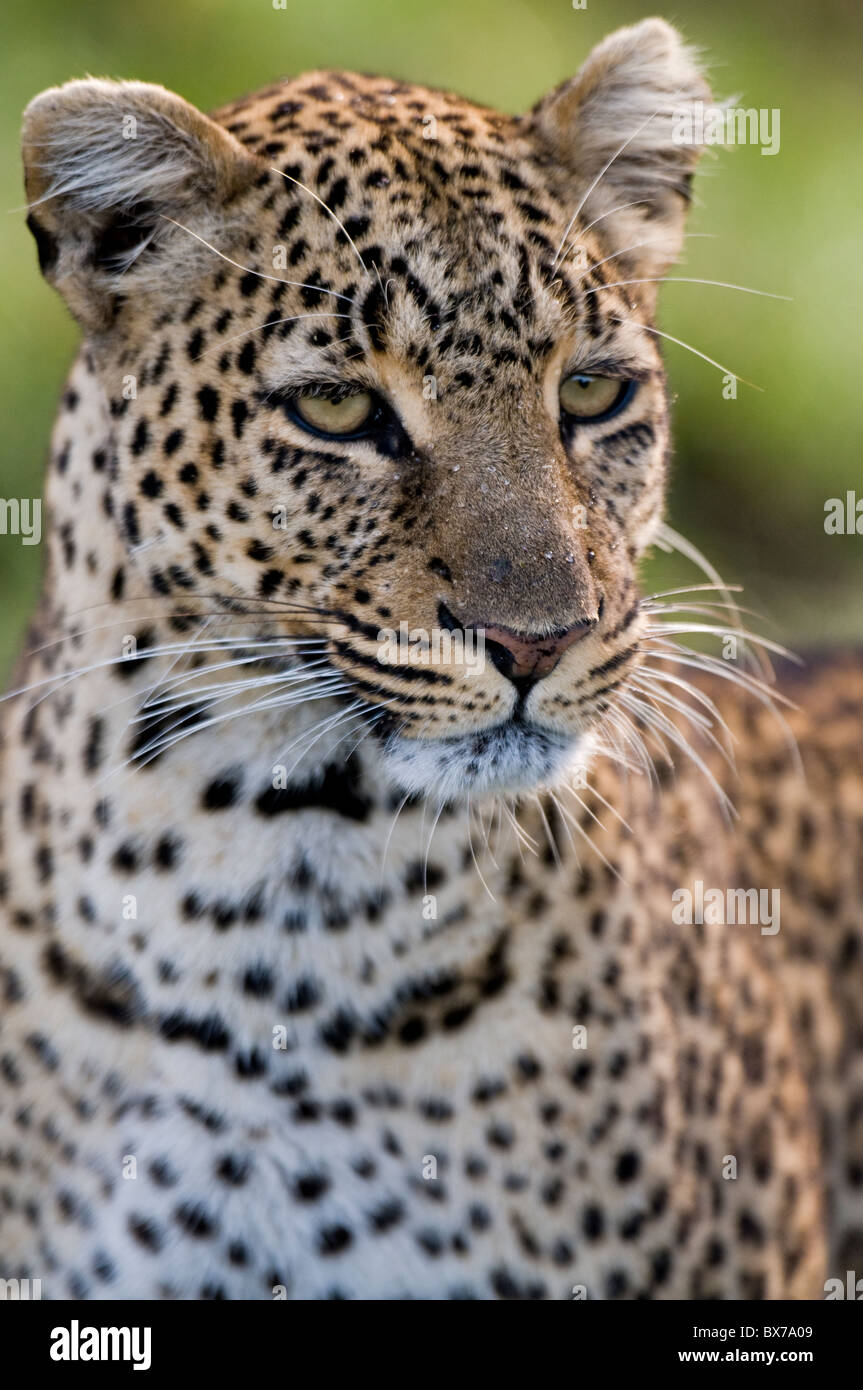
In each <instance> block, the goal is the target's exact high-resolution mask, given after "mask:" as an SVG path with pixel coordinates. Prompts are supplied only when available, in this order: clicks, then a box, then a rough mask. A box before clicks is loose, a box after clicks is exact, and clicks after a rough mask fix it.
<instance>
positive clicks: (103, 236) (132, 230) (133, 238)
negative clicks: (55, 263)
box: [55, 202, 159, 273]
mask: <svg viewBox="0 0 863 1390" xmlns="http://www.w3.org/2000/svg"><path fill="white" fill-rule="evenodd" d="M158 225H159V214H158V213H157V211H156V209H155V208H154V207H153V205H152V203H148V202H140V203H135V204H133V206H132V207H130V208H127V209H124V210H123V211H121V212H118V214H117V216H116V217H115V218H114V219H113V220H112V221H111V222H109V223H107V225H106V226H104V227H103V228H102V229H101V230H100V232H99V233H98V235H97V236H96V238H95V241H94V243H93V265H94V266H95V267H96V268H97V269H99V270H108V271H111V272H114V273H116V272H118V271H122V270H124V269H126V267H127V266H128V265H129V264H130V263H131V262H132V261H137V260H138V259H139V256H141V255H143V254H144V253H145V251H146V248H147V244H148V243H149V242H150V241H151V240H152V238H153V235H154V233H155V232H156V231H157V229H158ZM55 254H56V251H55Z"/></svg>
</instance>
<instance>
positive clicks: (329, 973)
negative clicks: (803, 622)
mask: <svg viewBox="0 0 863 1390" xmlns="http://www.w3.org/2000/svg"><path fill="white" fill-rule="evenodd" d="M706 92H707V89H706V87H705V84H704V80H703V78H702V76H701V74H700V71H699V69H698V66H697V63H696V61H695V59H694V58H693V56H692V55H691V53H690V52H689V51H688V50H687V49H686V48H685V47H684V46H683V45H682V44H681V42H680V40H679V38H678V36H677V35H676V33H675V32H674V31H673V30H672V29H670V28H669V27H668V26H667V25H665V24H664V23H662V22H661V21H646V22H645V23H644V24H641V25H638V26H636V27H635V28H634V29H631V30H624V31H621V32H619V33H617V34H615V35H612V36H611V38H610V39H608V40H606V41H605V43H604V44H602V45H601V46H600V48H599V49H598V50H597V51H596V52H595V53H594V54H593V55H591V57H590V59H589V60H588V62H587V64H586V65H585V67H584V68H583V69H582V71H581V72H580V73H579V74H578V76H577V77H576V78H574V79H573V80H572V81H571V82H570V83H567V84H565V85H564V87H562V88H560V89H558V91H556V92H555V93H552V94H551V95H550V96H549V97H546V98H545V99H544V100H543V101H542V102H540V103H539V105H538V106H537V107H536V108H535V109H534V111H533V112H531V113H530V114H529V115H528V116H526V117H518V118H517V117H510V116H505V115H502V114H499V113H496V112H493V111H489V110H486V109H484V108H480V107H478V106H476V105H474V104H472V103H470V102H468V101H465V100H463V99H461V98H459V97H455V96H452V95H447V94H442V93H439V92H434V91H429V90H427V89H425V88H422V87H418V86H413V85H409V84H406V83H401V82H394V81H391V80H389V79H382V78H374V77H359V76H356V75H352V74H345V73H316V74H312V75H307V76H304V77H300V78H296V79H292V80H290V81H286V82H282V83H278V84H276V85H274V86H272V87H269V88H267V89H265V90H264V91H262V92H259V93H256V94H255V95H254V96H252V97H248V98H245V99H244V100H241V101H238V102H236V103H234V104H233V105H232V106H230V107H228V108H226V109H225V110H223V111H221V112H218V113H217V114H216V115H215V117H214V118H213V119H209V118H207V117H204V116H202V115H201V114H200V113H198V112H197V111H194V109H193V108H191V107H189V106H188V105H187V104H186V103H185V102H182V101H181V99H180V98H177V97H173V96H171V95H170V94H168V93H166V92H164V91H162V89H160V88H154V87H148V86H145V85H144V84H135V83H128V84H114V83H107V82H99V81H87V82H81V83H71V84H68V85H67V86H66V87H63V88H59V89H54V90H52V91H51V92H48V93H46V94H44V95H43V96H42V97H41V98H38V99H37V101H36V102H34V103H33V105H32V106H31V107H30V108H29V110H28V113H27V117H26V120H25V134H24V150H25V166H26V173H27V191H28V198H29V200H30V204H31V218H30V223H31V230H32V231H33V233H34V236H35V237H36V240H37V243H38V246H39V252H40V260H41V263H42V266H43V270H44V273H45V274H46V276H47V278H48V279H49V280H50V281H51V282H52V283H54V284H55V285H56V286H57V288H58V289H59V290H60V291H61V293H63V295H64V296H65V298H66V300H67V302H68V304H69V305H70V307H71V309H72V311H73V312H74V313H75V315H76V316H77V318H78V319H79V321H80V322H81V324H82V327H83V330H84V341H83V344H82V348H81V352H80V354H79V356H78V359H77V361H76V363H75V365H74V367H73V369H72V372H71V375H70V377H69V380H68V383H67V386H66V390H65V393H64V397H63V403H62V408H61V411H60V414H59V417H58V420H57V424H56V428H55V432H54V438H53V444H52V455H51V467H50V472H49V479H48V487H47V505H48V509H49V515H50V532H49V546H48V559H47V565H46V573H45V578H44V587H43V593H42V598H41V601H40V605H39V610H38V613H37V615H36V618H35V621H34V624H33V626H32V629H31V631H30V634H29V637H28V640H27V643H26V653H27V654H26V655H25V656H24V657H23V658H22V660H21V662H20V663H19V667H18V670H17V671H16V673H15V677H14V680H13V690H14V691H18V692H20V693H18V694H13V696H12V697H11V698H10V699H8V700H7V702H6V703H5V704H4V706H3V707H2V708H3V713H2V726H0V727H2V745H1V746H0V748H2V751H0V786H2V802H0V834H2V840H0V989H2V998H3V1006H2V1023H0V1276H3V1277H5V1278H40V1279H41V1280H42V1288H43V1297H50V1298H57V1299H63V1298H73V1299H87V1298H94V1299H128V1298H144V1299H162V1298H180V1299H219V1298H232V1299H271V1298H273V1297H277V1298H278V1297H288V1298H291V1299H343V1298H358V1299H403V1298H404V1299H407V1298H419V1299H431V1300H437V1299H539V1300H543V1299H568V1298H572V1297H588V1298H591V1299H635V1298H648V1299H705V1298H714V1299H716V1298H719V1299H743V1298H753V1299H783V1298H791V1299H815V1298H819V1297H822V1296H823V1289H824V1281H825V1279H826V1278H827V1277H828V1275H830V1274H836V1273H838V1274H839V1275H840V1276H841V1275H842V1273H843V1272H844V1270H845V1268H846V1265H847V1264H848V1262H849V1261H851V1260H853V1259H855V1258H856V1259H860V1258H863V1004H861V999H863V988H861V986H863V978H861V972H863V952H861V913H860V904H861V900H863V884H861V878H860V874H861V864H863V854H861V831H863V756H861V745H860V738H859V729H860V717H861V712H863V669H861V666H860V664H859V663H858V662H856V661H855V660H853V659H851V658H847V659H846V658H836V659H833V660H825V661H824V662H823V663H821V664H816V665H814V666H812V667H810V668H807V669H806V670H805V671H804V673H803V674H794V675H791V674H786V671H785V668H784V667H783V668H782V670H781V672H780V683H779V689H780V692H784V693H788V694H789V695H790V696H791V697H793V701H794V707H793V708H791V709H790V710H788V711H786V712H785V714H784V716H783V717H779V716H778V714H777V710H776V707H775V705H774V704H773V703H772V702H771V701H770V700H768V699H766V698H765V697H764V694H763V691H762V688H761V686H760V685H759V684H757V683H756V681H755V678H754V677H752V676H751V675H748V674H747V673H746V668H744V667H740V666H735V667H734V669H733V678H732V679H726V680H723V679H721V672H719V671H718V670H716V671H714V672H713V673H707V674H705V672H704V671H703V670H698V671H696V672H695V673H694V675H693V672H692V670H691V669H687V668H686V667H685V665H681V666H673V665H670V664H667V663H666V665H665V667H664V668H663V669H664V670H665V671H666V672H667V673H668V675H669V677H670V679H671V680H683V681H686V680H687V679H688V678H690V677H691V678H692V680H691V684H690V686H689V690H690V691H694V692H695V693H696V699H699V698H700V700H701V701H702V703H701V704H700V705H699V704H698V703H696V704H695V705H691V706H690V707H691V708H695V709H696V710H698V709H701V710H702V711H703V710H704V709H705V708H709V709H710V711H711V716H710V717H711V719H712V721H713V732H714V733H715V734H718V735H720V737H719V738H718V739H716V738H714V739H712V738H711V730H710V729H708V728H705V727H703V726H702V725H699V724H697V723H696V724H693V723H692V720H691V719H690V720H687V718H686V716H685V715H684V714H683V713H682V712H681V710H680V709H679V708H675V707H674V706H670V705H668V704H667V703H666V704H661V703H660V704H656V703H655V702H653V703H650V709H653V710H654V711H658V712H659V714H660V715H664V717H665V718H666V721H667V724H666V725H663V726H661V727H658V726H657V724H656V722H655V720H653V721H651V718H650V717H649V714H645V715H644V717H643V718H641V719H640V720H639V719H636V723H635V724H634V725H633V724H632V723H630V724H626V719H627V717H628V716H632V715H633V707H632V705H631V704H630V705H627V703H626V700H627V698H630V699H631V698H634V697H636V695H637V692H638V691H639V690H640V689H641V690H642V691H643V689H644V687H643V686H639V680H640V679H641V680H644V679H646V676H644V675H642V676H641V677H640V676H639V673H640V672H642V673H643V672H645V671H646V668H647V667H648V666H649V665H650V660H651V658H652V657H656V653H657V646H656V643H657V642H662V640H663V638H662V636H661V632H660V634H659V636H657V632H659V629H658V626H657V623H658V610H657V609H656V608H655V607H654V606H652V605H651V603H650V602H648V601H646V600H645V599H644V598H643V597H642V595H641V592H640V589H639V582H638V570H639V563H640V560H641V558H642V556H643V554H644V552H645V550H646V549H647V547H648V546H649V545H650V544H651V543H652V542H653V541H654V540H655V539H656V537H657V535H659V534H660V532H659V529H658V528H659V527H660V525H661V520H662V508H663V504H664V495H665V486H666V474H667V463H668V454H669V406H668V397H667V392H666V384H665V376H664V370H663V365H662V359H661V355H660V350H659V346H660V340H659V339H658V336H657V334H656V333H655V332H654V331H653V322H654V319H653V315H654V308H655V293H654V291H655V288H656V283H657V281H658V280H659V279H660V278H661V277H662V275H663V274H664V273H665V270H666V269H667V267H668V265H669V264H670V263H671V261H672V260H673V258H674V256H675V254H676V252H677V249H678V246H679V239H680V235H681V227H682V224H683V217H684V212H685V205H686V199H687V194H688V185H689V179H690V177H691V174H692V171H693V168H694V165H695V160H696V158H697V154H698V151H697V150H696V149H692V148H686V147H680V146H676V145H675V144H674V143H673V142H672V141H671V139H670V135H669V123H670V120H669V116H668V107H669V103H671V102H672V101H673V102H675V103H679V102H681V101H682V102H684V103H685V102H689V101H693V100H699V99H702V98H703V97H704V96H705V95H706ZM130 120H131V124H130V125H128V128H127V127H126V126H124V125H123V123H124V122H129V121H130ZM627 137H629V138H628V139H627ZM620 146H624V148H620V149H619V148H618V147H620ZM615 151H617V154H615ZM609 161H610V162H609ZM604 166H605V167H604ZM561 248H563V249H562V250H561ZM575 250H577V251H578V257H576V256H575V255H574V254H573V252H574V251H575ZM622 282H625V283H622ZM574 369H579V370H581V371H590V370H592V371H593V372H597V371H600V372H602V371H606V372H609V371H610V372H612V374H615V373H616V374H619V375H621V376H626V377H628V378H630V379H632V380H633V381H634V382H636V383H637V389H636V390H635V393H634V395H633V396H632V399H631V402H630V403H629V404H628V405H627V406H626V408H625V410H624V412H623V414H622V415H621V416H620V417H619V418H616V419H614V420H609V421H608V422H607V423H606V424H605V425H601V424H596V425H588V426H587V427H584V428H580V429H577V430H575V431H571V432H569V433H566V434H565V433H564V432H563V431H562V430H561V426H560V421H559V418H558V417H559V411H558V407H557V383H558V381H559V379H560V377H561V374H562V372H564V371H565V370H570V371H571V370H574ZM345 381H348V382H351V383H354V384H355V385H356V386H357V387H358V388H359V389H363V390H373V391H375V392H377V393H379V394H380V395H381V396H382V397H383V398H385V400H386V401H387V402H388V403H389V406H390V407H391V408H392V416H391V417H390V424H389V425H388V427H387V429H385V430H383V431H382V432H381V434H380V435H379V436H377V437H376V438H375V441H374V442H373V443H370V442H369V441H368V440H360V441H356V442H348V443H344V442H339V443H334V442H333V441H332V440H329V439H313V438H310V437H309V436H308V435H307V434H304V433H303V431H302V429H301V428H300V427H299V426H298V424H297V422H296V419H295V418H294V417H292V415H291V412H290V410H289V409H288V408H287V406H286V400H287V396H286V393H290V391H292V390H295V389H296V388H297V386H298V384H299V385H302V386H309V385H316V384H317V383H319V382H330V383H334V384H336V385H338V384H339V383H343V382H345ZM276 518H278V521H277V523H276V524H274V521H275V520H276ZM681 601H682V600H681ZM442 605H443V611H445V612H446V613H448V614H450V615H454V618H455V620H456V623H457V625H458V626H460V627H461V628H462V629H464V630H468V629H473V628H483V627H488V628H490V629H494V630H498V629H500V630H505V631H508V632H512V633H515V634H540V635H541V636H542V635H546V636H548V635H549V634H554V633H556V632H558V631H559V630H560V629H563V628H569V627H570V626H571V625H572V624H573V623H581V624H583V626H584V627H585V632H586V635H584V636H582V637H581V638H580V640H579V641H578V642H576V643H574V645H572V646H571V647H570V648H569V649H568V650H567V651H566V653H565V655H564V656H563V657H562V658H561V660H560V661H559V662H558V664H557V665H556V666H555V668H554V669H553V671H551V672H550V673H549V674H547V675H545V676H543V677H542V679H539V680H536V681H534V682H533V684H532V685H530V686H529V687H528V686H526V685H525V684H518V683H517V682H515V681H514V680H512V679H510V678H509V677H508V676H507V675H506V674H505V671H504V670H503V669H500V668H499V667H498V666H497V665H496V664H495V663H494V662H491V661H486V662H485V664H484V666H483V667H482V669H468V668H467V667H466V666H465V665H464V664H460V663H458V662H457V661H455V660H453V661H451V662H449V663H447V662H439V663H437V664H435V665H417V666H412V667H407V666H393V665H389V666H388V665H385V664H382V662H381V661H380V659H379V655H378V650H379V636H380V632H381V631H382V630H383V629H388V628H394V629H397V628H398V627H399V624H400V623H402V622H406V623H407V624H408V627H409V628H410V629H422V630H425V631H431V630H433V629H435V628H436V627H438V626H439V625H440V622H441V612H442ZM657 659H658V658H657ZM654 665H655V663H654ZM721 665H722V663H721V662H717V663H716V666H717V667H721ZM227 681H231V682H239V681H242V682H244V684H242V685H239V684H236V685H234V684H231V685H230V686H226V684H225V682H227ZM653 689H654V690H655V689H656V687H655V686H654V687H653ZM680 689H681V687H678V686H674V685H673V684H666V687H665V690H666V692H667V693H670V694H671V695H672V697H673V696H674V693H675V691H677V692H680ZM683 698H684V697H683V696H682V695H681V699H683ZM704 701H707V702H708V704H707V706H705V704H704V703H703V702H704ZM627 711H628V714H627ZM723 728H724V729H725V730H727V733H728V735H730V736H732V738H733V746H734V748H735V754H736V769H735V768H734V767H732V766H731V764H730V762H729V761H728V760H727V759H726V758H725V757H724V756H723V752H722V748H721V747H720V744H721V742H722V737H723V736H724V735H723ZM669 742H670V747H671V751H672V752H673V754H674V757H673V764H674V766H673V767H672V765H671V762H670V761H668V760H666V759H664V758H663V755H662V744H663V743H665V744H669ZM684 745H686V746H684ZM795 746H796V748H797V749H798V750H799V756H800V759H801V761H802V771H801V769H800V767H799V766H798V764H797V762H796V761H795V755H794V748H795ZM639 750H641V751H642V752H643V753H644V755H645V764H646V758H647V757H648V756H649V757H651V758H652V759H653V760H654V763H655V768H656V775H655V778H654V777H649V776H647V775H646V774H645V772H644V768H643V767H641V766H640V765H639V762H638V751H639ZM633 762H634V764H635V765H632V764H633ZM728 803H733V808H734V810H733V813H732V812H730V811H729V810H728ZM696 880H700V881H702V882H703V883H705V884H709V885H717V886H719V887H722V888H724V887H726V886H732V887H734V888H739V889H744V890H745V889H749V888H751V887H754V888H757V889H762V888H770V889H779V890H781V894H782V898H781V901H782V918H781V930H779V931H778V932H777V933H776V934H775V935H770V934H765V933H763V932H762V931H760V930H759V928H758V927H757V926H753V925H740V924H738V925H728V924H715V923H710V922H702V923H698V922H696V923H694V924H693V925H688V926H680V925H677V924H676V923H675V921H674V919H673V913H672V907H673V895H674V893H675V890H678V889H680V888H681V887H687V886H691V885H692V884H693V883H694V882H695V881H696Z"/></svg>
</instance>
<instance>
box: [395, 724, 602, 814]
mask: <svg viewBox="0 0 863 1390" xmlns="http://www.w3.org/2000/svg"><path fill="white" fill-rule="evenodd" d="M590 749H591V740H590V738H589V736H587V735H584V734H581V735H573V734H566V733H557V732H553V731H550V730H548V729H540V728H538V727H537V726H536V725H531V724H527V723H524V722H522V721H521V720H517V719H508V720H507V721H506V722H505V723H502V724H496V725H494V726H493V727H492V728H489V729H481V730H479V731H478V732H476V731H474V732H471V733H469V734H462V735H460V736H458V737H455V738H428V739H408V738H404V737H403V736H402V735H400V734H390V735H389V737H388V738H387V739H386V741H385V743H384V745H383V764H384V771H385V774H386V776H387V779H388V780H391V781H392V782H393V784H394V785H395V786H396V787H398V788H400V790H401V792H402V793H403V794H406V795H410V796H428V797H430V798H432V800H434V801H437V802H453V801H462V800H464V799H465V798H466V797H468V796H470V797H471V798H476V797H481V796H486V795H490V796H500V795H503V796H507V795H509V796H518V795H520V794H524V793H531V792H536V791H539V790H540V789H541V788H548V787H555V786H563V785H566V784H567V783H571V782H572V781H573V779H574V778H575V777H576V776H577V775H578V774H579V773H580V772H582V771H583V770H584V768H585V767H586V765H587V761H588V756H589V753H590Z"/></svg>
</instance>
